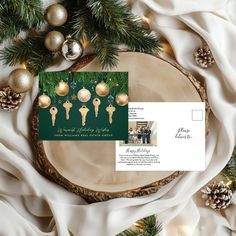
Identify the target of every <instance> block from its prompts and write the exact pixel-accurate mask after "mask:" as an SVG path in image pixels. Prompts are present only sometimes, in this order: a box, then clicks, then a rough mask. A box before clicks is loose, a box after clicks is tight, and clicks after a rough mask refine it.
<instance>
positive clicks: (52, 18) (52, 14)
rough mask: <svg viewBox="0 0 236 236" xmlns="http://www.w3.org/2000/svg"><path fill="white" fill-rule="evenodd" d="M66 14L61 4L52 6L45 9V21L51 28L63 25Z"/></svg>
mask: <svg viewBox="0 0 236 236" xmlns="http://www.w3.org/2000/svg"><path fill="white" fill-rule="evenodd" d="M67 18H68V13H67V10H66V9H65V7H63V6H62V5H61V4H53V5H51V6H49V7H48V8H47V14H46V19H47V22H48V23H49V24H50V25H52V26H61V25H64V24H65V23H66V21H67Z"/></svg>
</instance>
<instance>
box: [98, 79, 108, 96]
mask: <svg viewBox="0 0 236 236" xmlns="http://www.w3.org/2000/svg"><path fill="white" fill-rule="evenodd" d="M95 91H96V93H97V95H98V96H100V97H105V96H107V95H108V94H109V93H110V88H109V86H108V85H107V84H106V83H105V82H104V81H103V80H102V81H101V82H100V83H99V84H97V85H96V88H95Z"/></svg>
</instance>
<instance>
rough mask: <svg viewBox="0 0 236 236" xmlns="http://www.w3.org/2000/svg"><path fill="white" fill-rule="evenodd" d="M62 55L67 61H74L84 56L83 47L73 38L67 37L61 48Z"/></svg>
mask: <svg viewBox="0 0 236 236" xmlns="http://www.w3.org/2000/svg"><path fill="white" fill-rule="evenodd" d="M61 52H62V55H63V56H64V58H65V59H66V60H67V61H74V60H76V59H78V58H79V57H81V56H82V54H83V47H82V45H81V43H80V42H79V41H77V40H75V39H72V38H71V36H70V35H69V36H67V37H66V40H65V42H64V43H63V45H62V48H61Z"/></svg>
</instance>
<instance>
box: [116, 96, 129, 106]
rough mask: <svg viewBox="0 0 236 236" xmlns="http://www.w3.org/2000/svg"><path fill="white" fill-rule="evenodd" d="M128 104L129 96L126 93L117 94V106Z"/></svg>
mask: <svg viewBox="0 0 236 236" xmlns="http://www.w3.org/2000/svg"><path fill="white" fill-rule="evenodd" d="M128 102H129V96H128V95H127V94H126V93H119V94H117V95H116V103H117V104H118V105H119V106H125V105H127V104H128Z"/></svg>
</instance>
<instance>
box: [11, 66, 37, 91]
mask: <svg viewBox="0 0 236 236" xmlns="http://www.w3.org/2000/svg"><path fill="white" fill-rule="evenodd" d="M33 83H34V78H33V75H32V74H31V73H30V72H29V71H28V70H26V69H15V70H13V71H12V72H11V74H10V75H9V79H8V85H9V87H10V88H11V89H12V90H13V91H14V92H16V93H25V92H27V91H28V90H30V89H31V88H32V86H33Z"/></svg>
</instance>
